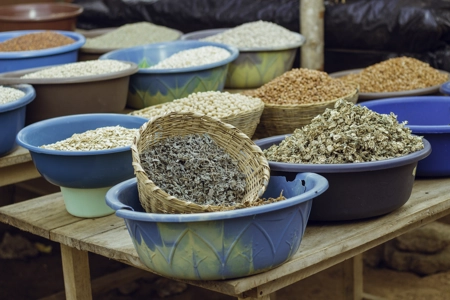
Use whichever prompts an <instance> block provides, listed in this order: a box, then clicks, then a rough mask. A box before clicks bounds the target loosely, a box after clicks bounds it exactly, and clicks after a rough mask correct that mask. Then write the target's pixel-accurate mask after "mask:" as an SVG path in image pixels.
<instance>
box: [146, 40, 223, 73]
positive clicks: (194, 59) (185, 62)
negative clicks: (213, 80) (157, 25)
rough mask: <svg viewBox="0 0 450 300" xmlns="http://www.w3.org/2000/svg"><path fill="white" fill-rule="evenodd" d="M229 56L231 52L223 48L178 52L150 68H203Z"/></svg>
mask: <svg viewBox="0 0 450 300" xmlns="http://www.w3.org/2000/svg"><path fill="white" fill-rule="evenodd" d="M229 56H230V52H228V51H227V50H225V49H223V48H220V47H215V46H204V47H199V48H195V49H188V50H182V51H180V52H177V53H175V54H173V55H171V56H169V57H168V58H166V59H164V60H162V61H160V62H159V63H157V64H156V65H154V66H151V67H149V69H178V68H187V67H195V66H202V65H206V64H212V63H215V62H218V61H221V60H224V59H226V58H228V57H229Z"/></svg>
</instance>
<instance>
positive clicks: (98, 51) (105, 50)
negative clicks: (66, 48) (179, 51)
mask: <svg viewBox="0 0 450 300" xmlns="http://www.w3.org/2000/svg"><path fill="white" fill-rule="evenodd" d="M118 28H119V27H110V28H103V30H104V31H106V32H105V33H103V34H101V35H100V36H102V35H104V34H107V33H109V32H110V31H113V30H116V29H118ZM108 29H111V30H109V31H108ZM169 29H171V30H173V31H176V32H177V33H178V37H177V39H175V40H171V41H166V42H158V43H150V44H145V45H154V44H159V43H169V42H174V41H178V40H179V39H180V37H181V36H182V35H183V32H181V31H180V30H177V29H174V28H169ZM98 30H99V31H100V30H101V29H98ZM87 34H89V33H87ZM92 38H96V37H86V39H92ZM145 45H139V46H145ZM139 46H132V47H122V48H92V47H83V46H81V48H80V52H81V53H89V54H98V55H102V54H106V53H108V52H112V51H115V50H122V49H128V48H135V47H139Z"/></svg>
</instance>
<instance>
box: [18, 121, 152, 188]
mask: <svg viewBox="0 0 450 300" xmlns="http://www.w3.org/2000/svg"><path fill="white" fill-rule="evenodd" d="M147 121H148V120H147V119H145V118H141V117H137V116H132V115H124V114H107V113H102V114H81V115H71V116H64V117H57V118H52V119H47V120H44V121H40V122H37V123H33V124H31V125H28V126H26V127H25V128H23V129H22V130H21V131H20V132H19V133H18V134H17V143H18V144H19V145H20V146H22V147H24V148H26V149H28V150H29V151H30V154H31V158H32V159H33V162H34V164H35V166H36V168H37V170H38V171H39V173H40V174H41V175H42V176H43V177H44V178H45V179H46V180H48V181H49V182H50V183H53V184H55V185H58V186H62V187H68V188H80V189H90V188H102V187H107V186H113V185H115V184H117V183H119V182H121V181H123V180H126V179H129V178H132V177H134V170H133V166H132V157H131V147H130V146H131V145H130V146H128V147H120V148H114V149H108V150H96V151H60V150H50V149H43V148H40V146H42V145H45V144H51V143H55V142H58V141H61V140H64V139H66V138H69V137H71V136H72V135H73V134H74V133H83V132H85V131H87V130H93V129H96V128H99V127H105V126H116V125H120V126H122V127H126V128H139V127H141V125H142V124H144V123H145V122H147Z"/></svg>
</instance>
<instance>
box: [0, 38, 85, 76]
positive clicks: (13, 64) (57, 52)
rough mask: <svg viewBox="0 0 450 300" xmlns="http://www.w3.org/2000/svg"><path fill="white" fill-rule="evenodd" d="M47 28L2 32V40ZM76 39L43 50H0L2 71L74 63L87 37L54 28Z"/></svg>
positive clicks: (0, 71) (0, 67)
mask: <svg viewBox="0 0 450 300" xmlns="http://www.w3.org/2000/svg"><path fill="white" fill-rule="evenodd" d="M43 31H45V30H17V31H6V32H0V42H4V41H6V40H9V39H12V38H15V37H19V36H22V35H25V34H30V33H37V32H43ZM52 32H56V33H59V34H62V35H65V36H67V37H70V38H72V39H74V40H75V42H74V43H72V44H69V45H65V46H61V47H54V48H49V49H42V50H32V51H13V52H0V73H4V72H11V71H16V70H23V69H30V68H37V67H44V66H53V65H59V64H65V63H73V62H76V61H77V60H78V49H80V48H81V46H83V45H84V43H85V42H86V38H85V37H84V36H83V35H82V34H80V33H77V32H73V31H63V30H52Z"/></svg>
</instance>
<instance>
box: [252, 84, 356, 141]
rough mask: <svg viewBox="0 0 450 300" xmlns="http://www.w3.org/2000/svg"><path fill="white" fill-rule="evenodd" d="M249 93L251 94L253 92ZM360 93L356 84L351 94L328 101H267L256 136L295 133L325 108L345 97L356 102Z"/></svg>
mask: <svg viewBox="0 0 450 300" xmlns="http://www.w3.org/2000/svg"><path fill="white" fill-rule="evenodd" d="M248 94H249V95H251V93H248ZM358 95H359V86H358V85H357V84H355V90H354V92H352V93H351V94H349V95H347V96H344V97H341V98H336V99H334V100H331V101H327V102H321V103H312V104H295V105H277V104H267V103H266V104H265V106H264V111H263V113H262V115H261V118H260V122H259V124H258V126H257V128H256V131H255V133H254V137H255V138H265V137H270V136H276V135H281V134H290V133H293V132H294V130H295V129H297V128H301V127H303V126H305V125H307V124H309V123H310V122H311V120H312V119H313V118H314V117H315V116H317V115H320V114H322V113H323V112H324V111H325V109H327V108H334V104H335V103H336V102H337V101H338V100H341V99H344V100H347V101H350V102H353V103H356V102H357V101H358Z"/></svg>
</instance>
